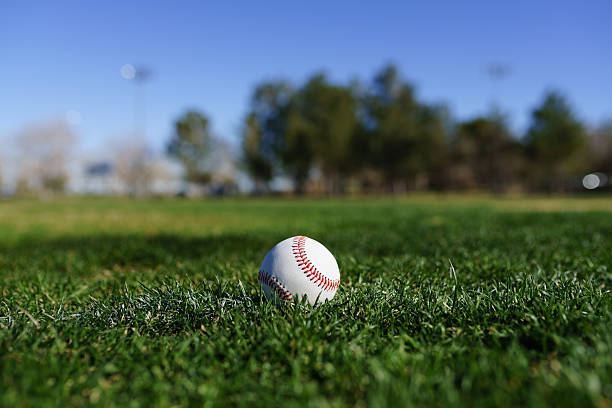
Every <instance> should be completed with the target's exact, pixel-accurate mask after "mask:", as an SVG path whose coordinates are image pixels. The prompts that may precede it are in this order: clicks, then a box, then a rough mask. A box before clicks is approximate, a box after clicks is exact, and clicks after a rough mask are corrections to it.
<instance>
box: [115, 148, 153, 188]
mask: <svg viewBox="0 0 612 408" xmlns="http://www.w3.org/2000/svg"><path fill="white" fill-rule="evenodd" d="M114 167H115V172H116V175H117V178H118V179H119V181H120V182H121V184H122V187H123V191H125V192H126V193H128V194H130V195H132V196H142V195H147V194H149V193H150V192H151V185H152V183H153V179H154V176H155V169H154V160H153V155H152V153H151V149H150V148H149V147H148V146H147V145H146V144H145V143H144V142H142V141H130V142H127V143H125V144H122V145H120V146H118V147H117V149H116V153H115V160H114Z"/></svg>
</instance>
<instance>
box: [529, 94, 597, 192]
mask: <svg viewBox="0 0 612 408" xmlns="http://www.w3.org/2000/svg"><path fill="white" fill-rule="evenodd" d="M586 142H587V140H586V134H585V130H584V127H583V125H582V123H580V121H579V120H578V119H577V118H576V116H575V114H574V113H573V112H572V110H571V108H570V106H569V104H568V102H567V101H566V99H565V98H564V97H563V96H562V95H561V94H560V93H558V92H555V91H552V92H549V93H547V94H546V95H545V96H544V101H543V102H542V104H541V105H540V106H539V107H537V108H536V109H535V110H534V111H533V113H532V123H531V126H530V127H529V130H528V132H527V135H526V137H525V146H526V148H527V153H528V155H529V159H530V160H531V172H532V176H533V180H534V181H535V183H536V186H535V187H536V188H544V189H546V190H547V191H563V190H566V189H567V188H568V187H569V185H568V184H569V178H570V176H572V175H576V174H577V173H579V172H581V171H583V170H584V168H585V165H586V160H585V152H586V150H585V148H586Z"/></svg>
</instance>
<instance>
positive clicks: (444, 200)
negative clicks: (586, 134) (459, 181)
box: [0, 195, 612, 408]
mask: <svg viewBox="0 0 612 408" xmlns="http://www.w3.org/2000/svg"><path fill="white" fill-rule="evenodd" d="M298 234H303V235H307V236H309V237H312V238H314V239H316V240H318V241H320V242H321V243H323V244H324V245H325V246H326V247H327V248H328V249H329V250H330V251H331V252H332V253H333V254H334V256H335V257H336V259H337V261H338V264H339V267H340V274H341V279H342V280H341V284H340V288H339V290H338V292H337V294H336V296H335V297H334V299H333V300H332V301H330V302H328V303H326V304H324V305H321V306H319V307H315V308H309V307H306V305H303V304H302V305H300V304H298V305H296V306H295V307H288V306H277V305H275V304H274V303H271V302H267V301H265V299H264V298H263V297H262V295H261V292H260V290H259V287H258V283H257V272H258V268H259V266H260V264H261V261H262V259H263V257H264V256H265V255H266V253H267V251H268V250H269V249H270V248H272V247H273V246H274V245H275V244H276V243H277V242H279V241H281V240H282V239H285V238H287V237H291V236H294V235H298ZM611 290H612V198H609V197H608V198H606V197H599V198H501V199H499V198H498V199H494V198H490V197H484V196H483V197H480V196H446V195H445V196H433V195H431V196H427V195H423V196H416V197H412V198H403V199H368V198H365V199H343V200H340V199H337V200H336V199H334V200H325V199H309V200H296V199H232V200H225V199H223V200H221V199H220V200H170V199H159V200H154V199H150V200H128V199H119V198H117V199H113V198H90V199H84V198H72V199H71V198H65V199H57V200H49V201H3V202H0V406H7V407H8V406H11V407H12V406H17V407H20V406H24V407H25V406H32V407H42V406H45V407H46V406H58V407H60V406H61V407H65V406H74V407H79V406H90V405H96V406H105V407H106V406H108V407H111V406H120V407H139V406H142V407H149V406H160V407H166V406H227V405H233V406H249V407H252V406H262V407H263V406H266V407H276V406H285V407H292V406H312V407H326V406H330V407H342V406H361V407H382V406H440V407H448V406H466V407H468V406H469V407H474V406H492V405H494V406H542V405H549V406H581V407H587V406H593V407H602V408H603V407H611V406H612V293H611Z"/></svg>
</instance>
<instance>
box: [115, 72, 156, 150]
mask: <svg viewBox="0 0 612 408" xmlns="http://www.w3.org/2000/svg"><path fill="white" fill-rule="evenodd" d="M121 76H122V77H123V79H126V80H128V81H131V82H133V83H134V85H135V87H134V134H135V135H138V136H140V137H143V138H146V132H147V124H146V119H147V118H146V95H145V86H144V85H145V84H146V82H147V81H148V80H149V79H151V76H152V72H151V70H149V69H148V68H146V67H135V66H134V65H132V64H125V65H124V66H122V67H121Z"/></svg>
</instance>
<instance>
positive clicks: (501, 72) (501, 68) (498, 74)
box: [486, 62, 511, 111]
mask: <svg viewBox="0 0 612 408" xmlns="http://www.w3.org/2000/svg"><path fill="white" fill-rule="evenodd" d="M486 71H487V75H488V76H489V78H490V79H491V81H492V84H493V85H492V92H491V106H492V107H493V111H499V110H500V104H499V103H500V83H501V81H502V80H503V79H506V78H507V77H508V76H509V75H510V73H511V69H510V65H508V64H504V63H500V62H494V63H491V64H489V65H488V66H487V69H486Z"/></svg>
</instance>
